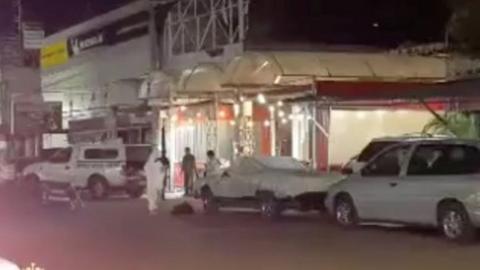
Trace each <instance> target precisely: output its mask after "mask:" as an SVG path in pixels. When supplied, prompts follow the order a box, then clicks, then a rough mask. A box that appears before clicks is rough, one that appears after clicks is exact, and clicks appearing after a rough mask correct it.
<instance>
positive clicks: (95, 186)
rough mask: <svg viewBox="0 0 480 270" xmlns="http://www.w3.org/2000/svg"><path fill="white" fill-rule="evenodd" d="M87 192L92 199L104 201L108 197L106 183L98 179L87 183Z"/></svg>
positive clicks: (95, 178)
mask: <svg viewBox="0 0 480 270" xmlns="http://www.w3.org/2000/svg"><path fill="white" fill-rule="evenodd" d="M89 190H90V194H91V195H92V198H93V199H95V200H100V199H105V198H107V196H108V184H107V181H106V180H105V179H103V178H100V177H94V178H92V179H91V180H90V181H89Z"/></svg>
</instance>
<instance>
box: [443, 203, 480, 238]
mask: <svg viewBox="0 0 480 270" xmlns="http://www.w3.org/2000/svg"><path fill="white" fill-rule="evenodd" d="M438 224H439V227H440V230H441V231H442V233H443V235H444V236H445V238H447V239H448V240H451V241H455V242H459V243H468V242H471V241H473V240H474V239H475V236H476V235H475V227H474V226H473V225H472V223H471V222H470V218H469V217H468V213H467V211H466V210H465V207H464V206H463V205H462V204H461V203H458V202H449V203H445V204H443V205H441V206H440V207H439V211H438Z"/></svg>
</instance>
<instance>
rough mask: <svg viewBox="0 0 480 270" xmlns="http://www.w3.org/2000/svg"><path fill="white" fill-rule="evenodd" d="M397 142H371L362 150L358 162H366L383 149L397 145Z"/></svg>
mask: <svg viewBox="0 0 480 270" xmlns="http://www.w3.org/2000/svg"><path fill="white" fill-rule="evenodd" d="M397 143H399V142H395V141H375V142H371V143H369V144H368V145H367V147H365V149H363V151H362V153H360V155H359V156H358V161H360V162H368V161H370V159H372V158H373V157H374V156H375V155H376V154H378V153H380V152H381V151H382V150H383V149H386V148H387V147H389V146H391V145H394V144H397Z"/></svg>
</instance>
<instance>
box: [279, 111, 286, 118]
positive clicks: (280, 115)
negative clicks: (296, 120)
mask: <svg viewBox="0 0 480 270" xmlns="http://www.w3.org/2000/svg"><path fill="white" fill-rule="evenodd" d="M278 117H280V118H284V117H285V112H284V111H281V110H280V111H278Z"/></svg>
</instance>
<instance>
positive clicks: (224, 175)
mask: <svg viewBox="0 0 480 270" xmlns="http://www.w3.org/2000/svg"><path fill="white" fill-rule="evenodd" d="M229 177H230V173H228V172H227V171H224V172H223V173H222V178H229Z"/></svg>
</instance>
